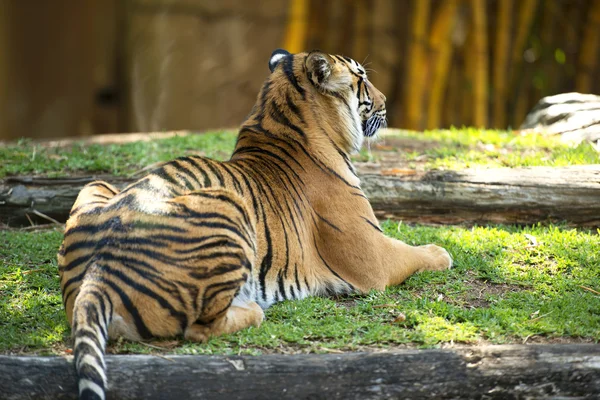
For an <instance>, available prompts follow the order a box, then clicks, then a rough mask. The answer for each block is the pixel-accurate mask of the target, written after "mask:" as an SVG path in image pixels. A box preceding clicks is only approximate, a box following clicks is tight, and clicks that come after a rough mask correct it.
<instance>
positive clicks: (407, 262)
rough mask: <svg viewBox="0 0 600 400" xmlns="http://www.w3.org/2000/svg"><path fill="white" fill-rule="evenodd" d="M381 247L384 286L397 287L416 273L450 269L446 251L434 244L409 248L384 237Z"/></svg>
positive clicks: (450, 265) (450, 263)
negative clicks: (382, 247)
mask: <svg viewBox="0 0 600 400" xmlns="http://www.w3.org/2000/svg"><path fill="white" fill-rule="evenodd" d="M383 246H384V249H383V250H382V251H383V254H384V259H383V268H384V269H385V270H386V271H385V273H384V274H382V276H385V277H386V278H387V282H386V283H385V286H393V285H398V284H400V283H402V282H404V281H405V280H406V279H407V278H408V277H409V276H411V275H412V274H414V273H416V272H421V271H443V270H446V269H450V268H451V267H452V257H451V256H450V254H449V253H448V251H446V249H444V248H442V247H440V246H436V245H434V244H427V245H424V246H410V245H408V244H406V243H404V242H402V241H400V240H396V239H392V238H389V237H386V239H385V240H384V241H383Z"/></svg>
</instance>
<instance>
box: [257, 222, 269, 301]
mask: <svg viewBox="0 0 600 400" xmlns="http://www.w3.org/2000/svg"><path fill="white" fill-rule="evenodd" d="M263 220H264V221H265V223H264V226H265V241H266V244H267V251H266V253H265V256H264V257H263V259H262V261H261V263H260V271H259V273H258V282H259V283H260V288H261V291H262V298H263V301H267V289H266V277H267V273H268V272H269V270H270V269H271V266H272V263H273V254H272V253H271V248H272V242H271V233H270V231H269V224H268V223H267V221H266V217H265V213H264V211H263Z"/></svg>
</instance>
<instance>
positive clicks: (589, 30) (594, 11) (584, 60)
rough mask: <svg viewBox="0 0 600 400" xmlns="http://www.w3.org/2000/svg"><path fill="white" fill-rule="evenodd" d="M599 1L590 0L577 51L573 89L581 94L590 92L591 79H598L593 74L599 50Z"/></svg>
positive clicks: (596, 75)
mask: <svg viewBox="0 0 600 400" xmlns="http://www.w3.org/2000/svg"><path fill="white" fill-rule="evenodd" d="M599 42H600V0H592V3H591V4H590V9H589V12H588V16H587V22H586V24H585V25H584V33H583V40H582V43H581V48H580V49H579V62H578V65H577V77H576V78H575V88H576V90H577V91H578V92H581V93H590V92H591V91H592V85H593V79H594V78H597V77H598V74H597V73H596V74H594V72H595V68H594V67H595V66H596V61H597V60H598V50H599V48H600V45H599V44H600V43H599Z"/></svg>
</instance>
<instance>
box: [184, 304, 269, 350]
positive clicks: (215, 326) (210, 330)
mask: <svg viewBox="0 0 600 400" xmlns="http://www.w3.org/2000/svg"><path fill="white" fill-rule="evenodd" d="M264 317H265V314H264V312H263V310H262V308H260V306H259V305H258V304H257V303H256V302H254V301H251V302H249V303H247V304H245V305H244V306H243V307H242V306H234V305H232V306H230V307H229V308H228V309H227V312H226V313H225V315H224V316H222V317H220V318H219V319H217V320H215V321H213V322H212V323H211V324H203V323H201V322H196V323H194V324H192V325H191V326H189V327H188V328H187V329H186V331H185V338H186V339H187V340H192V341H195V342H206V341H207V340H208V338H209V337H210V336H219V335H224V334H226V333H233V332H237V331H239V330H241V329H244V328H248V327H251V326H255V327H259V326H260V324H261V323H262V321H263V319H264Z"/></svg>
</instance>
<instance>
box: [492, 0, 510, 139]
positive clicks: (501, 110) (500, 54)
mask: <svg viewBox="0 0 600 400" xmlns="http://www.w3.org/2000/svg"><path fill="white" fill-rule="evenodd" d="M512 9H513V0H501V1H499V2H498V17H497V19H498V26H497V27H496V48H495V51H494V127H496V128H500V129H504V128H506V95H507V92H508V82H507V79H506V78H507V68H508V52H509V50H510V34H511V28H512V27H511V22H512V18H511V17H512Z"/></svg>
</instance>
